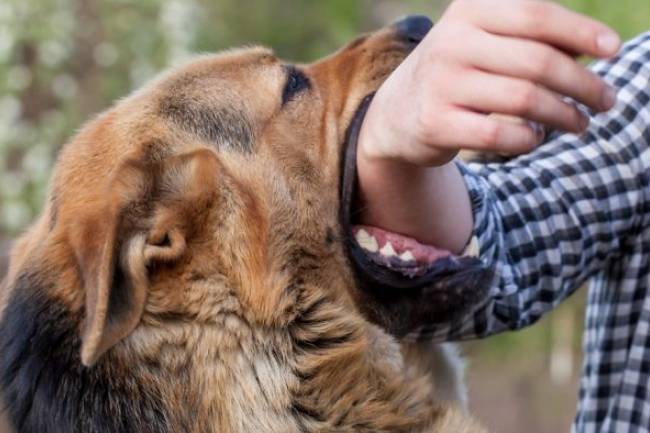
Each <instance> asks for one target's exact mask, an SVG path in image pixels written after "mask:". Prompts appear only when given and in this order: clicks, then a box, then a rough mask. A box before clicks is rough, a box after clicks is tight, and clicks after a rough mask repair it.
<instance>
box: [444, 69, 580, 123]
mask: <svg viewBox="0 0 650 433" xmlns="http://www.w3.org/2000/svg"><path fill="white" fill-rule="evenodd" d="M446 96H447V98H448V99H449V100H451V101H452V102H453V103H454V104H456V105H458V106H462V107H465V108H468V109H471V110H474V111H480V112H484V113H499V114H507V115H511V116H517V117H522V118H525V119H528V120H533V121H536V122H539V123H542V124H544V125H547V126H550V127H552V128H557V129H561V130H563V131H570V132H581V131H583V130H584V129H586V127H587V126H588V125H589V119H588V118H586V117H585V116H584V115H583V114H582V113H581V112H580V110H578V109H577V108H576V107H575V106H573V105H571V104H569V103H567V102H566V101H563V100H562V99H561V98H559V97H558V96H557V95H556V94H554V93H553V92H551V91H549V90H547V89H545V88H543V87H540V86H537V85H535V84H533V83H531V82H529V81H525V80H521V79H517V78H510V77H503V76H501V75H494V74H490V73H487V72H481V71H471V72H466V73H465V74H463V77H462V79H461V80H460V82H459V83H458V85H457V86H455V87H454V89H453V90H452V91H450V92H449V94H448V95H446Z"/></svg>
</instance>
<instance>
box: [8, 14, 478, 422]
mask: <svg viewBox="0 0 650 433" xmlns="http://www.w3.org/2000/svg"><path fill="white" fill-rule="evenodd" d="M431 25H432V24H431V22H430V21H429V20H428V19H427V18H423V17H409V18H406V19H404V20H402V21H399V22H398V23H396V24H393V25H391V26H388V27H386V28H383V29H381V30H379V31H376V32H374V33H371V34H367V35H364V36H361V37H359V38H358V39H356V40H354V41H352V42H351V43H349V44H348V45H346V46H345V47H343V48H342V49H341V50H340V51H338V52H337V53H335V54H333V55H331V56H329V57H326V58H324V59H322V60H319V61H317V62H315V63H313V64H309V65H293V64H289V63H283V62H282V61H280V60H278V59H277V58H276V56H275V55H274V54H273V53H272V52H271V51H270V50H268V49H265V48H258V47H255V48H246V49H239V50H232V51H227V52H225V53H221V54H216V55H206V56H202V57H199V58H197V59H194V60H192V61H190V62H189V63H188V64H186V65H184V66H181V67H178V68H175V69H173V70H171V71H170V72H167V73H164V74H163V75H161V76H159V77H157V78H156V79H154V80H153V81H152V82H150V83H149V84H147V85H145V86H144V87H143V88H142V89H140V90H138V91H136V92H135V93H134V94H132V95H130V96H129V97H127V98H126V99H123V100H121V101H120V102H118V103H117V104H116V105H115V106H113V107H112V108H110V109H109V110H107V111H106V112H104V113H103V114H101V115H99V116H98V117H96V118H95V119H93V120H91V121H90V122H89V123H87V124H86V125H85V126H84V127H83V128H82V129H81V130H80V132H79V133H78V134H77V135H76V136H75V137H74V138H73V139H72V140H71V141H70V142H69V143H67V145H66V146H64V148H63V149H62V151H61V153H60V155H59V157H58V160H57V163H56V166H55V169H54V172H53V176H52V179H51V184H50V189H49V194H48V198H47V201H46V204H45V206H44V209H43V211H42V214H41V215H40V217H39V218H38V219H37V220H36V221H35V223H34V224H33V225H32V226H31V228H29V230H28V231H27V232H26V233H25V234H24V235H23V236H22V237H21V238H20V239H19V240H18V241H17V242H16V244H15V246H14V247H13V249H12V253H11V260H10V266H9V272H8V275H7V277H6V280H5V282H4V284H3V289H2V290H1V291H0V394H1V395H2V396H3V400H4V402H5V405H6V410H7V413H8V415H9V418H10V422H11V424H12V425H13V427H14V428H15V430H16V432H17V433H81V432H83V433H106V432H120V433H127V432H139V433H154V432H155V433H172V432H174V433H177V432H180V433H215V432H219V433H228V432H232V433H246V432H250V433H259V432H282V433H285V432H296V433H298V432H342V433H343V432H421V433H424V432H453V433H470V432H472V433H477V432H483V431H484V430H483V428H482V427H481V426H480V425H479V424H477V423H476V422H475V421H474V420H472V418H471V416H470V415H468V414H467V413H466V411H465V410H463V409H462V408H459V407H457V406H458V405H454V404H451V403H448V402H445V401H444V400H446V399H456V400H457V399H459V398H461V397H460V396H459V391H458V387H459V386H460V381H461V379H460V372H459V370H458V368H457V365H455V364H454V363H453V357H450V353H449V349H448V348H444V347H441V346H437V345H433V344H431V343H428V342H422V341H421V342H416V343H409V342H408V341H407V339H406V337H407V336H408V335H410V334H411V333H412V332H413V331H416V330H417V329H418V328H419V327H421V326H424V325H427V324H431V323H436V322H446V321H450V320H455V319H456V318H458V317H460V316H462V315H463V314H467V313H468V312H469V311H471V309H472V308H476V305H478V304H479V303H480V300H481V299H482V297H483V296H484V295H485V291H486V290H487V287H486V281H487V280H489V276H490V272H491V271H490V270H489V269H486V268H484V267H483V266H482V264H481V262H480V261H478V260H477V259H474V258H469V257H452V256H451V255H449V254H441V255H440V254H439V256H440V257H438V258H437V259H436V260H433V259H426V260H421V259H418V258H416V257H413V254H412V252H411V251H410V250H409V248H410V247H411V246H413V245H415V243H414V241H412V240H409V239H406V238H401V237H400V236H399V235H398V234H391V233H387V232H382V231H380V230H378V229H375V228H368V227H360V226H358V225H356V221H355V219H354V215H355V203H356V201H355V200H356V198H355V191H356V172H355V155H356V138H357V136H358V132H359V128H360V125H361V123H362V120H363V115H364V113H365V109H366V108H367V106H368V104H369V102H370V100H371V98H372V94H373V93H374V92H375V91H376V89H377V88H378V87H379V86H380V84H381V83H382V82H383V80H384V79H385V78H386V77H387V76H388V75H389V74H390V73H391V71H393V70H394V69H395V68H396V67H397V66H398V65H399V63H400V62H401V61H402V60H403V59H404V58H405V57H406V56H407V55H408V54H409V53H410V51H411V50H412V49H413V48H414V47H415V46H416V45H417V43H418V42H419V41H420V40H421V39H422V38H423V37H424V35H425V34H426V32H427V31H428V30H429V28H430V27H431ZM382 236H383V237H384V241H383V242H382V241H381V240H379V238H380V237H382ZM386 239H390V240H392V242H393V243H392V244H391V249H393V250H397V251H392V253H391V252H390V251H389V253H391V254H387V253H386V248H384V247H386V245H387V244H388V243H387V242H386V241H385V240H386ZM397 240H399V241H400V242H401V244H400V242H397ZM373 241H374V242H379V244H380V245H378V246H381V244H382V243H383V244H384V245H383V247H382V248H381V250H378V248H373V247H372V243H373ZM398 244H400V245H401V248H400V247H399V246H398ZM421 247H422V246H421ZM423 248H430V247H423ZM429 251H430V250H429ZM393 253H394V254H393ZM432 362H433V363H435V364H436V365H431V363H432Z"/></svg>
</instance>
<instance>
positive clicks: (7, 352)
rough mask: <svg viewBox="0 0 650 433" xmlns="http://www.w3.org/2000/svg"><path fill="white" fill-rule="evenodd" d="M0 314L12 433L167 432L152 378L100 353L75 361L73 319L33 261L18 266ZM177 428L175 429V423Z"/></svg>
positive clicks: (1, 369) (3, 387)
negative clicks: (86, 362) (95, 358)
mask: <svg viewBox="0 0 650 433" xmlns="http://www.w3.org/2000/svg"><path fill="white" fill-rule="evenodd" d="M9 290H10V296H9V298H8V299H7V304H6V307H5V309H4V311H3V315H2V320H1V321H0V394H2V396H3V401H4V404H5V409H6V413H7V415H8V417H9V420H10V423H11V425H12V427H13V429H14V430H15V433H105V432H107V431H110V432H123V433H126V432H141V433H171V432H172V429H171V427H170V425H169V419H168V418H169V417H168V416H167V409H166V407H165V403H164V401H162V400H161V398H160V397H159V396H160V392H159V391H158V390H157V389H155V383H153V382H150V381H149V382H147V381H145V380H143V378H142V376H141V374H138V372H137V371H135V370H133V368H134V367H133V366H132V365H128V361H126V360H123V359H119V358H117V357H114V356H111V355H106V357H105V358H102V360H101V362H98V363H97V364H96V365H95V366H94V367H93V368H91V369H89V368H85V367H83V366H82V365H81V362H80V358H79V353H80V347H81V340H80V337H79V331H78V328H79V324H80V323H81V320H82V319H81V317H80V314H81V313H77V314H74V313H72V312H70V310H69V309H68V308H67V307H66V306H65V305H64V304H63V303H62V302H61V301H59V300H57V299H53V298H50V297H49V295H48V293H51V287H50V283H49V282H48V280H47V278H44V277H43V276H42V275H39V273H38V271H37V270H35V269H32V270H27V271H23V272H22V273H20V274H19V275H18V277H17V279H16V280H15V283H14V284H13V287H10V288H9ZM176 431H178V430H176Z"/></svg>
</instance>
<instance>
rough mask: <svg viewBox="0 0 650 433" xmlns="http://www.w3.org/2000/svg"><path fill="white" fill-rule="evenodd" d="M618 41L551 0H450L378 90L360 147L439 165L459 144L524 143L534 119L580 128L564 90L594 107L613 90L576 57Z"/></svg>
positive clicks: (527, 145) (518, 148)
mask: <svg viewBox="0 0 650 433" xmlns="http://www.w3.org/2000/svg"><path fill="white" fill-rule="evenodd" d="M619 46H620V39H619V37H618V36H617V35H616V33H615V32H614V31H613V30H611V29H609V28H608V27H607V26H605V25H604V24H602V23H599V22H598V21H595V20H593V19H591V18H588V17H585V16H583V15H580V14H577V13H574V12H571V11H569V10H567V9H565V8H563V7H561V6H559V5H557V4H554V3H550V2H541V1H531V0H499V1H494V0H456V1H454V2H453V3H452V4H451V5H450V6H449V8H448V9H447V11H446V13H445V14H444V15H443V16H442V18H441V19H440V21H439V22H438V24H436V26H435V27H434V28H433V29H432V30H431V31H430V32H429V34H428V35H427V36H426V37H425V39H424V40H423V41H422V42H421V43H420V45H419V46H418V47H417V48H416V49H415V50H414V51H413V53H412V54H411V55H410V56H409V57H408V58H407V59H406V60H405V61H404V62H403V63H402V65H400V66H399V67H398V68H397V70H396V71H395V72H394V73H393V74H392V75H391V76H390V77H389V78H388V79H387V81H386V82H385V83H384V85H383V86H382V87H381V88H380V89H379V91H378V92H377V94H376V96H375V99H374V101H373V103H372V104H371V106H370V109H369V111H368V114H367V116H366V119H365V122H364V126H363V130H362V132H361V142H360V146H361V153H362V156H363V157H367V158H371V159H373V158H383V159H398V160H402V161H408V162H410V163H412V164H417V165H426V166H432V165H441V164H444V163H445V162H447V161H450V160H451V159H452V158H453V157H454V156H455V155H456V154H457V152H458V151H459V150H460V149H471V150H478V151H483V152H498V153H505V154H513V153H521V152H526V151H529V150H531V149H532V148H533V147H534V146H535V145H536V144H538V143H539V142H540V141H541V140H542V138H543V133H542V129H541V128H539V127H536V126H535V125H537V124H543V125H547V126H549V127H552V128H554V129H560V130H564V131H569V132H580V131H583V130H584V129H585V128H586V127H587V125H588V122H589V120H588V118H586V117H585V116H584V115H583V114H582V113H581V112H580V111H579V110H578V109H577V108H576V107H575V105H574V104H572V103H570V102H567V101H566V100H564V99H563V97H569V98H571V99H573V100H575V101H578V102H580V103H582V104H584V105H586V106H588V107H589V108H591V109H593V110H595V111H597V112H599V111H606V110H608V109H610V108H612V106H613V105H614V103H615V98H616V94H615V91H614V90H613V89H611V88H610V87H609V86H608V85H606V84H605V83H604V82H603V81H602V80H601V79H600V78H599V77H598V76H596V75H595V74H593V73H592V72H590V71H588V70H587V69H586V68H585V67H584V66H583V65H581V64H580V63H579V62H578V61H577V60H576V56H577V55H582V54H585V55H589V56H593V57H607V56H612V55H614V54H615V53H616V52H617V50H618V48H619ZM493 113H497V114H501V115H506V116H515V117H517V118H521V119H526V120H529V121H532V122H534V123H532V122H513V121H509V120H506V119H504V118H503V117H499V116H492V115H491V114H493Z"/></svg>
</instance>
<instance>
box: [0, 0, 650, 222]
mask: <svg viewBox="0 0 650 433" xmlns="http://www.w3.org/2000/svg"><path fill="white" fill-rule="evenodd" d="M495 1H498V0H495ZM561 1H562V2H563V3H565V4H567V5H569V6H570V7H572V8H575V9H577V10H579V11H582V12H585V13H587V14H590V15H593V16H595V17H598V18H600V19H603V20H604V21H606V22H607V23H609V24H611V25H612V26H614V27H615V28H616V29H617V30H619V31H620V32H621V33H622V34H623V35H624V36H625V37H630V36H632V35H633V34H635V33H638V32H640V31H642V30H644V28H645V27H646V26H649V25H650V2H647V1H646V0H617V1H611V0H561ZM446 3H447V1H446V0H401V1H399V0H328V1H310V0H218V1H216V0H168V1H163V0H2V2H0V234H2V233H9V234H15V233H16V232H17V231H18V230H20V229H22V228H23V227H24V226H25V225H26V224H27V223H28V222H29V221H30V220H32V219H33V218H34V216H35V215H36V213H37V212H38V209H39V208H40V206H41V204H42V201H43V198H44V196H45V192H46V187H47V179H48V177H49V174H50V169H51V167H52V164H53V160H54V157H55V155H56V152H57V150H58V149H59V148H60V146H61V145H62V144H63V143H64V142H65V141H66V140H67V139H68V138H69V137H70V135H71V134H73V132H74V130H75V129H76V128H79V127H80V125H82V124H83V122H84V120H86V119H87V118H88V117H89V116H91V115H93V114H94V113H97V112H99V111H101V110H102V109H104V108H106V107H107V106H109V105H110V104H111V102H112V101H114V100H116V99H117V98H119V97H121V96H124V95H125V94H127V93H128V92H130V91H131V90H132V89H134V88H137V87H138V86H139V85H141V84H142V83H143V82H144V81H146V80H147V79H149V78H151V77H152V76H153V75H154V74H155V73H157V72H158V71H160V70H162V69H163V68H165V67H166V66H168V65H170V64H174V63H177V62H181V61H183V60H185V59H187V58H188V57H189V56H190V55H191V54H192V53H196V52H206V51H217V50H221V49H224V48H228V47H231V46H238V45H250V44H263V45H267V46H270V47H273V48H274V49H275V51H276V52H277V53H278V54H279V55H280V56H281V57H284V58H288V59H291V60H296V61H310V60H313V59H315V58H317V57H319V56H322V55H324V54H326V53H328V52H331V51H332V50H334V49H336V48H337V47H338V46H340V45H342V44H343V43H344V42H345V41H347V40H349V39H350V38H352V37H354V36H355V35H356V34H358V33H360V32H363V31H367V30H370V29H372V28H375V27H377V26H379V25H382V24H385V23H386V22H389V21H391V20H393V19H395V18H397V17H399V16H400V15H402V14H405V13H428V14H430V15H437V14H438V13H439V11H440V10H441V9H442V7H443V6H444V5H445V4H446Z"/></svg>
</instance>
